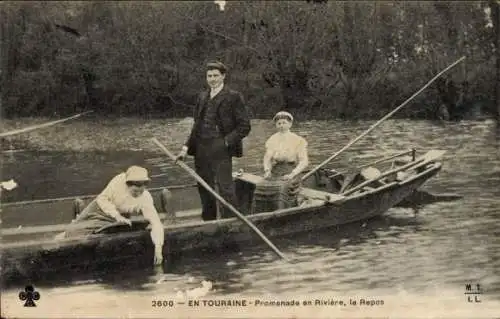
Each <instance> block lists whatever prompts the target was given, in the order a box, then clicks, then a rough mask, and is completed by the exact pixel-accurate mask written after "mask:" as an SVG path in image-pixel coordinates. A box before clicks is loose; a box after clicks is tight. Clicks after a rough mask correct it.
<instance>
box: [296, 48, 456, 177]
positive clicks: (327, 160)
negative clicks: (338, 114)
mask: <svg viewBox="0 0 500 319" xmlns="http://www.w3.org/2000/svg"><path fill="white" fill-rule="evenodd" d="M464 59H465V56H463V57H461V58H460V59H458V60H457V61H455V62H454V63H452V64H450V65H449V66H448V67H447V68H446V69H444V70H443V71H441V72H439V73H438V74H437V75H436V76H435V77H433V78H432V79H431V80H430V81H429V82H427V84H426V85H424V86H423V87H422V88H421V89H420V90H418V91H417V92H416V93H415V94H413V95H412V96H410V98H408V99H407V100H406V101H404V102H403V104H401V105H400V106H398V107H397V108H395V109H394V110H393V111H391V112H389V113H388V114H387V115H386V116H384V117H383V118H381V119H380V120H379V121H378V122H377V123H375V124H373V125H372V126H371V127H370V128H369V129H368V130H366V131H364V132H363V134H361V135H359V136H358V137H356V138H355V139H354V140H352V141H350V142H349V143H348V144H347V145H346V146H344V147H343V148H342V149H340V151H338V152H337V153H335V154H333V155H332V156H330V157H329V158H327V159H326V160H324V161H323V162H322V163H321V164H319V165H318V166H316V167H314V168H313V169H312V170H310V171H309V172H307V173H306V174H304V176H302V180H305V179H306V178H308V177H309V176H311V175H312V174H314V172H316V171H317V170H318V169H320V168H321V167H323V166H325V165H326V164H327V163H328V162H330V161H331V160H333V159H334V158H336V157H337V156H339V155H340V154H341V153H342V152H343V151H345V150H346V149H348V148H349V147H351V146H352V145H353V144H354V143H356V142H357V141H359V140H360V139H362V138H363V137H365V136H366V135H367V134H368V133H370V132H371V131H373V130H374V129H375V128H376V127H377V126H379V125H380V124H381V123H382V122H384V121H385V120H387V119H388V118H389V117H391V116H392V115H393V114H394V113H396V112H397V111H399V110H400V109H401V108H403V106H405V105H406V104H408V102H410V101H411V100H412V99H413V98H414V97H415V96H417V95H419V94H420V93H421V92H422V91H423V90H425V89H426V88H427V87H428V86H429V85H431V83H432V82H434V81H435V80H436V79H437V78H439V77H440V76H441V75H443V74H444V73H445V72H447V71H448V70H450V69H451V68H453V67H454V66H455V65H457V64H458V63H460V62H462V61H463V60H464Z"/></svg>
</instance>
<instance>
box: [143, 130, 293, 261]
mask: <svg viewBox="0 0 500 319" xmlns="http://www.w3.org/2000/svg"><path fill="white" fill-rule="evenodd" d="M152 141H153V142H154V143H155V144H156V145H157V146H158V147H159V148H160V149H161V150H162V151H163V152H164V153H165V154H166V155H167V156H168V157H170V159H172V160H173V161H175V162H176V163H177V164H178V165H179V166H180V167H182V168H183V169H184V170H185V171H187V172H188V173H189V175H191V176H192V177H194V178H195V179H196V181H197V182H198V183H200V185H202V186H203V187H204V188H205V189H206V190H208V191H209V192H210V193H211V194H212V195H213V196H215V198H217V199H218V200H219V201H220V202H221V203H222V204H224V205H225V206H226V207H227V208H229V209H230V210H231V211H232V212H233V213H234V214H235V215H236V216H237V217H238V218H239V219H241V220H242V221H243V222H245V224H247V225H248V226H249V227H250V228H251V229H252V230H253V231H254V232H255V233H257V235H259V237H260V238H262V239H263V240H264V242H266V244H267V245H268V246H269V247H271V249H272V250H273V251H274V252H275V253H276V254H277V255H278V256H279V257H281V258H282V259H284V260H286V261H288V258H286V257H285V255H283V253H282V252H281V251H279V249H278V248H276V246H274V244H273V243H272V242H271V241H270V240H269V239H267V238H266V236H265V235H264V234H263V233H262V232H261V231H260V230H259V229H258V228H257V227H255V225H254V224H252V222H250V221H249V220H248V219H247V218H246V217H245V216H243V215H242V214H241V213H240V212H238V210H236V208H234V207H233V205H231V204H230V203H228V202H227V201H226V200H225V199H224V198H222V197H221V196H220V195H219V194H217V193H216V192H215V191H214V190H213V189H212V188H211V187H210V186H209V185H208V184H207V183H206V182H205V181H204V180H203V178H201V177H200V176H199V175H198V174H197V173H196V172H195V171H194V170H193V169H192V168H191V167H189V166H187V165H186V164H185V163H184V162H183V161H177V160H176V158H175V155H174V154H172V153H171V152H170V151H169V150H168V149H167V148H166V147H165V146H164V145H163V144H162V143H160V142H159V141H158V140H157V139H156V138H153V139H152Z"/></svg>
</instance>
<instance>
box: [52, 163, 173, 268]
mask: <svg viewBox="0 0 500 319" xmlns="http://www.w3.org/2000/svg"><path fill="white" fill-rule="evenodd" d="M149 181H150V178H149V176H148V171H147V170H146V169H145V168H143V167H140V166H131V167H129V168H128V169H127V171H126V172H123V173H121V174H118V175H116V176H115V177H114V178H113V179H112V180H111V181H110V182H109V183H108V185H107V186H106V188H105V189H104V190H103V191H102V192H101V193H100V194H99V195H98V196H97V198H96V199H95V200H93V201H92V202H91V203H90V204H89V205H88V206H87V207H86V208H85V209H84V210H83V212H82V213H81V214H80V215H78V217H77V218H76V219H75V220H74V221H73V222H72V223H71V224H69V225H68V227H67V229H66V231H65V232H63V233H61V234H59V235H57V236H56V238H57V239H62V238H68V237H73V236H78V235H87V234H91V233H92V232H93V231H95V230H96V229H99V228H101V227H103V226H106V225H111V224H113V223H115V222H121V223H124V224H128V225H132V221H131V220H130V219H129V218H130V217H132V216H134V215H141V214H142V215H143V216H144V218H145V219H147V220H148V221H149V222H150V224H151V239H152V241H153V244H154V246H155V256H154V263H155V264H156V265H160V264H161V263H162V261H163V243H164V240H165V239H164V230H163V223H162V221H161V220H160V217H159V215H158V212H157V210H156V208H155V206H154V202H153V197H152V196H151V194H150V193H149V192H148V190H147V189H146V186H147V184H148V183H149Z"/></svg>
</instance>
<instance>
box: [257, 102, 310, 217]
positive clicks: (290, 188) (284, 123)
mask: <svg viewBox="0 0 500 319" xmlns="http://www.w3.org/2000/svg"><path fill="white" fill-rule="evenodd" d="M273 122H274V124H275V125H276V130H277V132H276V133H275V134H273V135H272V136H271V137H270V138H269V139H268V140H267V141H266V153H265V155H264V159H263V165H264V181H263V182H262V183H259V184H258V185H256V190H255V195H256V199H257V201H258V202H259V201H260V203H256V204H257V205H256V207H255V209H256V210H255V212H258V211H269V210H274V209H279V208H287V207H293V206H296V205H297V204H298V193H299V191H300V188H301V180H300V174H301V173H302V172H303V171H304V169H305V168H306V167H307V165H308V164H309V158H308V155H307V141H306V140H305V139H304V138H303V137H301V136H299V135H297V134H295V133H293V132H291V131H290V128H291V127H292V124H293V116H292V115H291V114H290V113H288V112H283V111H282V112H278V113H277V114H276V115H275V116H274V118H273ZM264 197H265V198H268V199H269V198H270V197H275V198H276V197H278V199H277V201H274V202H273V201H272V200H271V201H270V202H269V201H268V203H267V205H262V202H263V201H264ZM259 204H260V205H259Z"/></svg>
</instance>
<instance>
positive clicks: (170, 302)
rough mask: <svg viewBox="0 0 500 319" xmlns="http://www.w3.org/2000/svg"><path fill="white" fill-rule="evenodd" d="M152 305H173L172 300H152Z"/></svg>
mask: <svg viewBox="0 0 500 319" xmlns="http://www.w3.org/2000/svg"><path fill="white" fill-rule="evenodd" d="M152 302H153V304H152V306H153V307H173V306H174V301H173V300H152Z"/></svg>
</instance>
